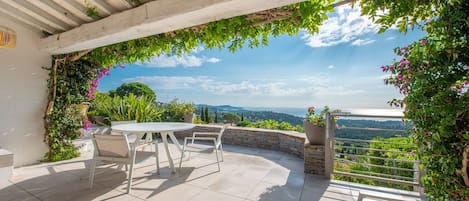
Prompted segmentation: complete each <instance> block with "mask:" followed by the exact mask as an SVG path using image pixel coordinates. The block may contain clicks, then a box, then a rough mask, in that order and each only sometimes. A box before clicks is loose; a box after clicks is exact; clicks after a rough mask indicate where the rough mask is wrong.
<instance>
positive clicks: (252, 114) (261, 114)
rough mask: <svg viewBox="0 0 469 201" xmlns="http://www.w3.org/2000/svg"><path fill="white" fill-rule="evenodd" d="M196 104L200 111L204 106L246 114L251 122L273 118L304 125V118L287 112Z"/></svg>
mask: <svg viewBox="0 0 469 201" xmlns="http://www.w3.org/2000/svg"><path fill="white" fill-rule="evenodd" d="M196 106H197V109H198V110H199V111H200V108H202V107H208V110H209V111H210V112H212V113H213V112H218V113H224V112H232V113H236V114H239V115H240V116H241V115H244V118H245V119H246V120H249V121H251V122H257V121H262V120H267V119H273V120H275V121H278V122H288V123H290V124H292V125H293V126H295V125H301V126H303V118H301V117H297V116H294V115H290V114H285V113H279V112H271V111H252V110H246V109H244V108H242V107H234V106H230V105H218V106H214V105H202V104H200V105H196Z"/></svg>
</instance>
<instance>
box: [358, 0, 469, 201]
mask: <svg viewBox="0 0 469 201" xmlns="http://www.w3.org/2000/svg"><path fill="white" fill-rule="evenodd" d="M361 5H362V8H363V12H364V13H366V14H370V15H372V16H373V17H375V19H376V22H378V23H380V24H382V25H383V27H384V29H386V28H389V27H392V26H393V25H395V24H397V27H398V28H399V29H400V30H401V31H404V32H405V31H407V29H408V28H409V27H412V26H415V27H419V28H421V29H423V30H424V31H426V32H427V36H426V37H425V38H423V39H421V40H419V41H415V42H414V43H412V44H410V45H409V46H407V47H402V48H396V49H395V52H396V54H397V55H398V56H399V57H400V60H398V61H396V62H394V63H392V64H390V65H384V66H382V67H381V68H382V70H383V71H384V72H389V73H391V76H390V77H388V78H387V79H385V83H387V84H392V85H394V86H396V87H397V88H398V90H399V92H400V93H401V94H403V95H404V98H403V99H394V100H392V101H391V102H390V103H391V104H392V105H394V106H397V107H401V108H404V109H405V117H406V118H408V119H410V120H412V122H413V124H414V125H415V127H414V129H413V135H412V137H413V139H414V142H415V143H416V145H417V146H418V147H419V151H417V155H418V157H419V159H420V161H421V163H422V165H423V170H424V172H425V175H424V177H423V178H422V181H423V184H424V189H425V192H426V195H427V197H428V198H429V200H466V201H467V200H469V177H468V171H469V170H468V167H467V166H468V154H469V153H468V152H469V107H468V105H469V95H468V89H469V85H468V77H469V54H468V53H469V35H468V33H469V24H468V19H469V13H468V12H467V11H468V10H469V2H468V1H459V0H452V1H443V0H442V1H438V0H437V1H424V0H420V1H394V0H384V1H373V0H363V1H362V2H361ZM382 10H386V13H385V14H384V15H383V12H382Z"/></svg>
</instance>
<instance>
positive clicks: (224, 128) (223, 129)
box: [217, 126, 227, 145]
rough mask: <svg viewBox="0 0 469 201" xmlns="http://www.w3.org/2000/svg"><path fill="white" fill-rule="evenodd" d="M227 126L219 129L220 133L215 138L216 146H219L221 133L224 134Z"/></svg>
mask: <svg viewBox="0 0 469 201" xmlns="http://www.w3.org/2000/svg"><path fill="white" fill-rule="evenodd" d="M226 127H227V126H223V127H222V128H221V129H220V133H219V134H218V136H217V145H219V144H221V137H222V136H223V133H224V132H225V130H226Z"/></svg>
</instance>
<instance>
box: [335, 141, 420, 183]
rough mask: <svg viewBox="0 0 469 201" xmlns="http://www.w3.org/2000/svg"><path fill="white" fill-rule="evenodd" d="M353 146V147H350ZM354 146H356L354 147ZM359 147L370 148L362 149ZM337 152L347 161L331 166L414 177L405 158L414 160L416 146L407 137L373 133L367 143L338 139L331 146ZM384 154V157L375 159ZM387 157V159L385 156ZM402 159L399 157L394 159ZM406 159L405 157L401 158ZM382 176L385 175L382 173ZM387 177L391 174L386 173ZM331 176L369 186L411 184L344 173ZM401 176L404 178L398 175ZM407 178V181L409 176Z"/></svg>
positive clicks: (354, 170) (411, 166)
mask: <svg viewBox="0 0 469 201" xmlns="http://www.w3.org/2000/svg"><path fill="white" fill-rule="evenodd" d="M351 147H353V148H351ZM355 147H356V148H355ZM363 148H370V150H365V149H363ZM335 150H336V153H337V155H338V156H339V157H340V158H341V160H345V161H349V162H347V163H346V162H343V161H342V162H340V163H338V162H336V164H334V168H335V169H339V170H340V171H345V172H352V173H357V172H360V173H361V174H366V175H371V176H374V175H376V174H386V175H395V176H399V177H407V178H413V177H414V172H413V170H414V163H413V162H407V161H414V160H415V159H416V158H417V157H416V156H415V155H414V153H415V150H416V146H415V145H414V144H413V143H412V140H411V138H409V137H393V138H382V137H375V138H373V139H372V141H371V142H370V143H362V142H340V143H338V144H337V145H336V146H335ZM340 153H345V154H353V155H358V156H367V157H358V156H349V155H341V154H340ZM378 158H384V159H378ZM385 159H389V160H385ZM397 160H403V161H397ZM404 160H406V161H404ZM379 166H386V167H390V168H383V167H379ZM382 177H386V176H384V175H382ZM387 178H393V177H390V176H387ZM334 179H338V180H343V181H350V182H356V183H362V184H368V185H373V186H383V187H391V188H397V189H403V190H413V188H412V187H411V186H403V185H396V184H391V183H386V182H379V181H375V180H369V179H363V178H355V177H353V178H352V177H348V176H338V175H335V176H334ZM400 179H404V178H400ZM408 181H411V180H410V179H409V180H408Z"/></svg>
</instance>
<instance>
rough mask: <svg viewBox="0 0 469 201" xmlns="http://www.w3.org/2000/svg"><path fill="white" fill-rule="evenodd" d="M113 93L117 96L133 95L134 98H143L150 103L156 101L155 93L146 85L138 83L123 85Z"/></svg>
mask: <svg viewBox="0 0 469 201" xmlns="http://www.w3.org/2000/svg"><path fill="white" fill-rule="evenodd" d="M113 93H115V95H117V96H128V95H130V94H134V95H136V96H145V97H147V98H148V99H151V100H152V101H154V100H156V94H155V92H154V91H153V90H151V89H150V87H148V86H147V85H146V84H143V83H140V82H131V83H123V84H122V85H121V86H119V87H117V89H116V91H115V92H113ZM110 95H111V94H110Z"/></svg>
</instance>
